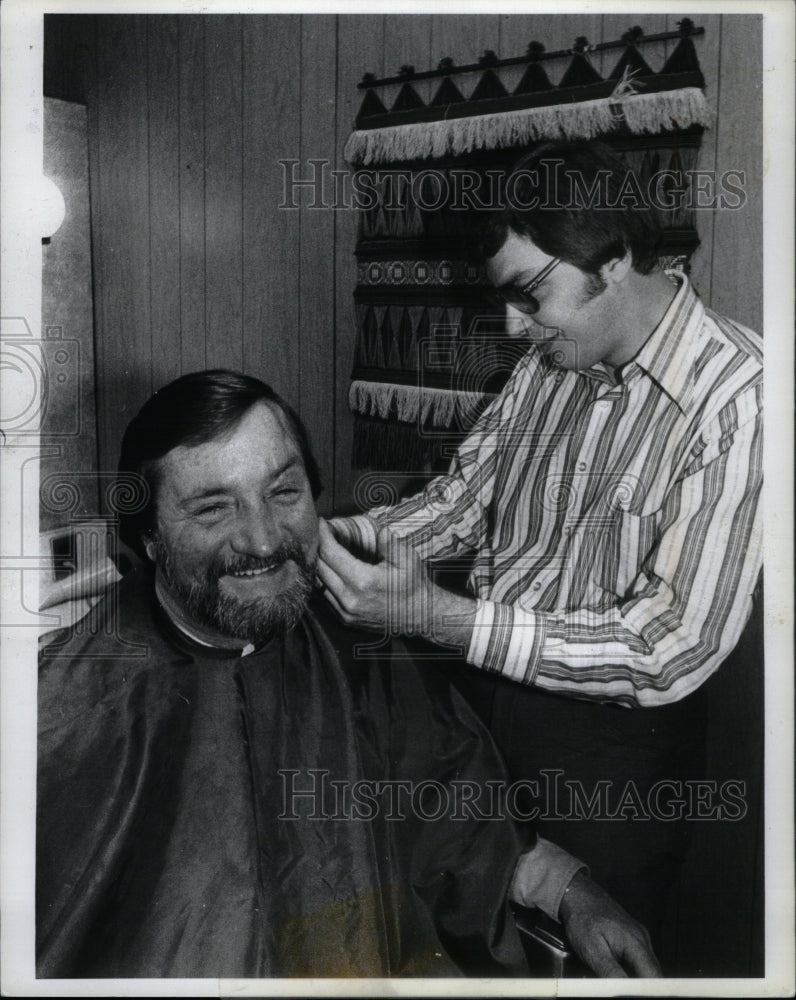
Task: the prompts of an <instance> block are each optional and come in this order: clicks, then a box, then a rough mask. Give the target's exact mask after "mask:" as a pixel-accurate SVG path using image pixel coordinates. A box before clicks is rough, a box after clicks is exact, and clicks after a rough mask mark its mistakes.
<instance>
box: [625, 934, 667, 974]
mask: <svg viewBox="0 0 796 1000" xmlns="http://www.w3.org/2000/svg"><path fill="white" fill-rule="evenodd" d="M623 957H624V959H625V961H626V962H627V965H628V966H629V968H630V970H631V971H632V972H633V973H634V974H635V975H636V976H640V977H641V978H643V979H658V978H660V977H661V976H662V975H663V970H662V969H661V967H660V965H659V964H658V960H657V959H656V958H655V955H654V954H653V952H652V949H651V947H649V946H647V945H645V944H644V943H643V942H641V941H637V940H635V939H629V940H628V941H627V942H626V945H625V951H624V956H623Z"/></svg>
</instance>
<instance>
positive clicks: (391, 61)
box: [384, 14, 439, 104]
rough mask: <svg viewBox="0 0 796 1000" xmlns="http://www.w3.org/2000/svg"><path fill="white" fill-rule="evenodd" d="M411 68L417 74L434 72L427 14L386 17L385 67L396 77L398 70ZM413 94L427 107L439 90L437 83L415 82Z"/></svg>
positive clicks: (387, 71)
mask: <svg viewBox="0 0 796 1000" xmlns="http://www.w3.org/2000/svg"><path fill="white" fill-rule="evenodd" d="M404 65H409V66H414V68H415V70H416V71H417V72H418V73H422V72H423V71H424V70H429V69H434V68H435V67H436V63H435V62H433V61H432V57H431V15H430V14H388V15H386V16H385V18H384V66H385V70H386V73H387V74H388V75H392V74H393V73H397V72H398V70H399V69H400V67H401V66H404ZM412 86H413V87H414V89H415V91H416V92H417V94H418V95H419V97H420V99H421V100H422V101H423V102H425V103H426V104H427V103H428V102H429V101H430V100H431V97H432V95H433V93H434V92H435V91H436V88H437V87H438V86H439V81H438V80H418V81H417V82H416V83H413V84H412Z"/></svg>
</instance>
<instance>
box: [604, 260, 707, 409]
mask: <svg viewBox="0 0 796 1000" xmlns="http://www.w3.org/2000/svg"><path fill="white" fill-rule="evenodd" d="M666 276H667V277H668V278H669V279H670V280H671V281H673V282H675V283H679V285H680V287H679V289H678V291H677V294H676V295H675V297H674V298H673V299H672V301H671V303H670V304H669V308H668V309H667V310H666V312H665V313H664V316H663V319H662V320H661V321H660V323H659V324H658V325H657V327H656V328H655V330H654V331H653V332H652V334H651V335H650V336H649V337H648V338H647V340H646V341H645V343H644V345H643V346H642V348H641V350H640V351H639V352H638V354H637V355H636V356H635V358H633V360H632V361H630V362H629V363H628V364H627V365H625V366H624V368H623V370H622V378H623V381H626V380H627V379H628V377H629V375H630V374H631V373H632V372H633V371H634V370H635V369H636V368H639V369H641V370H642V371H643V372H645V373H646V375H647V376H648V377H649V378H650V379H652V381H653V382H655V383H656V385H658V386H659V387H660V388H661V389H662V390H663V391H664V392H665V393H666V395H667V396H669V398H670V399H671V400H672V401H673V402H674V403H676V404H677V406H678V407H679V408H680V410H681V411H682V412H683V413H685V411H686V410H687V409H688V407H689V405H690V403H691V399H692V396H693V392H694V363H695V361H696V351H697V350H698V347H699V345H698V336H697V335H698V332H699V330H700V329H701V326H702V320H703V318H704V314H705V307H704V306H703V305H702V303H701V302H700V300H699V297H698V296H697V294H696V292H695V291H694V289H693V287H692V285H691V283H690V282H689V280H688V278H687V277H686V276H685V275H684V274H683V273H682V272H681V271H666Z"/></svg>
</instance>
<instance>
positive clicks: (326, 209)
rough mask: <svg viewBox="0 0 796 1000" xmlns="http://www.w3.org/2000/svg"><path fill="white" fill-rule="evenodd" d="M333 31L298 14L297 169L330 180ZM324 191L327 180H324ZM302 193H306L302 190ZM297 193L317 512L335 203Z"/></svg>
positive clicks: (303, 409) (327, 23) (329, 496)
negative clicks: (319, 172)
mask: <svg viewBox="0 0 796 1000" xmlns="http://www.w3.org/2000/svg"><path fill="white" fill-rule="evenodd" d="M335 29H336V20H335V18H334V16H331V15H313V16H311V17H302V19H301V81H302V87H301V113H300V117H301V169H302V170H305V171H308V170H309V164H310V160H313V159H314V160H320V161H322V162H321V163H319V164H316V167H318V168H320V167H321V166H322V165H324V176H328V177H329V180H331V173H330V171H331V160H332V152H331V151H332V150H333V149H334V138H335V110H336V109H335V71H336V66H335V41H336V39H335ZM324 188H328V189H329V190H328V191H327V192H326V197H329V198H330V197H331V194H332V190H331V184H325V185H324ZM308 193H309V192H308ZM312 201H313V199H312V198H306V197H305V198H304V199H302V202H303V203H302V207H301V211H300V216H299V220H300V221H299V227H300V228H299V244H300V259H299V274H300V284H299V288H300V295H299V373H300V381H299V397H298V400H297V404H298V410H299V413H300V415H301V417H302V419H303V421H304V423H305V424H306V426H307V429H308V431H309V434H310V440H311V441H312V443H313V447H314V450H315V454H316V455H317V458H318V462H319V464H320V467H321V473H322V475H323V478H324V481H325V482H326V483H329V487H328V488H327V489H326V490H325V492H324V495H323V496H322V497H321V499H320V509H321V510H322V512H323V513H331V512H332V510H333V508H334V485H333V483H334V479H333V475H334V473H333V469H334V426H333V421H332V419H331V416H332V414H333V413H334V397H335V386H334V375H333V373H334V355H335V350H334V318H335V312H334V308H335V302H334V258H335V247H334V236H335V232H334V211H335V210H334V209H333V208H332V207H330V206H329V205H328V204H327V205H325V206H322V207H320V208H313V207H311V206H312Z"/></svg>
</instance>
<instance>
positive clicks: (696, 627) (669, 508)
mask: <svg viewBox="0 0 796 1000" xmlns="http://www.w3.org/2000/svg"><path fill="white" fill-rule="evenodd" d="M732 412H733V410H732V408H729V407H728V408H725V410H724V411H722V413H720V414H719V415H718V417H717V418H716V420H715V421H714V423H713V425H712V428H711V429H708V430H706V432H705V444H706V446H705V448H704V450H703V452H702V454H701V456H700V458H699V460H698V461H696V462H695V463H694V465H693V467H691V468H688V469H686V470H685V471H684V473H683V475H682V476H681V478H680V479H679V480H678V482H676V483H675V484H674V485H673V487H672V489H671V490H670V491H669V494H668V495H667V497H666V500H665V503H664V505H663V509H662V511H661V514H660V523H659V535H658V538H657V540H656V542H655V544H654V546H653V547H652V549H651V552H650V555H649V557H648V559H647V561H646V563H645V565H644V567H643V570H642V573H641V574H640V575H639V577H638V578H637V579H636V580H635V581H634V583H633V584H632V586H631V587H630V588H629V592H628V596H626V597H625V598H624V599H623V600H621V601H618V602H617V603H616V604H615V605H613V606H611V607H608V608H605V609H603V610H599V611H598V610H592V609H590V608H582V609H576V610H574V611H567V612H561V613H558V614H552V613H545V612H537V611H526V610H524V609H522V608H521V607H519V606H518V605H510V604H502V603H496V602H493V601H485V600H478V601H476V600H475V599H474V598H470V597H463V596H460V595H457V594H452V593H450V592H448V591H445V590H443V589H442V588H440V587H439V586H436V585H435V584H434V583H433V581H432V580H431V579H430V578H429V576H428V573H427V572H426V571H425V568H424V566H423V563H422V562H421V561H420V560H419V559H418V558H417V557H416V556H415V555H414V554H413V552H412V551H410V550H409V546H408V545H402V544H401V541H400V540H398V539H395V538H394V537H393V535H392V533H391V532H390V531H387V530H385V529H382V530H381V532H380V533H379V535H378V544H377V550H378V553H379V555H380V557H381V560H382V561H381V562H380V563H378V564H377V565H368V564H364V563H359V562H358V561H357V560H355V559H353V558H349V554H348V553H347V552H345V550H344V549H342V547H341V546H339V545H337V544H336V543H334V541H333V540H331V541H330V540H329V534H328V533H327V534H326V536H322V546H321V568H320V571H319V575H320V576H321V579H322V582H323V583H324V585H325V586H326V587H327V596H329V598H330V600H332V603H333V604H334V606H335V607H336V609H337V611H338V613H340V614H341V616H342V617H343V618H344V619H345V620H346V621H350V622H357V623H358V624H361V625H366V626H369V627H371V628H374V627H375V628H379V627H381V628H385V627H389V628H391V629H392V630H393V631H395V632H401V631H414V632H419V633H421V634H423V635H425V636H426V637H427V638H429V639H431V640H432V641H435V642H438V643H443V644H447V645H452V646H455V647H458V649H459V651H461V652H462V654H463V655H465V656H466V658H467V660H468V662H470V663H471V664H473V665H474V666H477V667H481V668H482V669H485V670H489V671H493V672H496V673H501V674H503V675H504V676H506V677H509V678H511V679H512V680H515V681H518V682H520V683H524V684H535V685H537V686H539V687H542V688H547V689H549V690H552V691H557V692H564V693H568V694H573V695H577V696H578V697H583V698H595V699H598V700H613V701H624V702H627V703H630V704H639V705H659V704H665V703H668V702H673V701H677V700H678V699H680V698H682V697H685V695H687V694H689V693H690V692H691V691H693V690H694V689H696V688H697V687H698V686H699V685H700V684H701V683H702V682H703V681H704V680H705V679H706V678H707V677H708V676H709V675H710V674H711V673H712V672H713V670H714V669H715V668H716V667H717V666H718V665H719V664H720V663H721V662H722V660H723V659H724V658H725V657H726V656H727V655H728V654H729V652H730V651H731V650H732V649H733V647H734V646H735V644H736V643H737V641H738V639H739V637H740V634H741V631H742V630H743V626H744V624H745V622H746V620H747V619H748V616H749V611H750V608H751V600H752V594H753V592H754V588H755V585H756V583H757V580H758V578H759V575H760V569H761V564H762V512H761V509H760V503H759V500H760V490H761V481H762V414H761V413H759V412H757V413H756V414H755V415H754V416H753V417H752V418H751V419H748V420H746V421H745V422H743V423H740V424H736V423H734V422H733V420H732V419H731V414H732ZM324 537H325V540H324Z"/></svg>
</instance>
